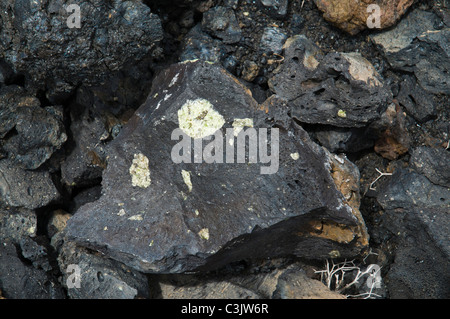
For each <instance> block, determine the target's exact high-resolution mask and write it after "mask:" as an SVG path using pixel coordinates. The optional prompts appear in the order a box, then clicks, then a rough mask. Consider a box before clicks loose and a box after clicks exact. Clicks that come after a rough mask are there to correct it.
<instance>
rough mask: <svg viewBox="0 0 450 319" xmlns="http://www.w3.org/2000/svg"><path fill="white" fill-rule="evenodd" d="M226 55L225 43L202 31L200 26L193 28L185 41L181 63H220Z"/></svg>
mask: <svg viewBox="0 0 450 319" xmlns="http://www.w3.org/2000/svg"><path fill="white" fill-rule="evenodd" d="M224 54H225V50H224V48H223V43H222V42H221V41H220V40H217V39H213V38H212V37H211V36H210V35H208V34H207V33H205V32H203V31H202V27H201V25H200V24H198V25H196V26H195V27H193V28H192V29H191V30H190V31H189V32H188V34H186V37H185V38H184V41H183V49H182V52H181V54H180V61H191V60H197V59H199V60H203V61H210V62H218V61H220V60H221V59H222V57H223V56H224Z"/></svg>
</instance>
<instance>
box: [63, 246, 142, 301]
mask: <svg viewBox="0 0 450 319" xmlns="http://www.w3.org/2000/svg"><path fill="white" fill-rule="evenodd" d="M58 263H59V267H60V269H61V271H62V273H63V277H62V279H63V281H62V282H63V284H64V286H65V287H66V288H70V289H67V293H68V295H69V297H70V298H72V299H92V298H94V299H134V298H136V297H140V298H148V291H149V289H148V282H147V278H146V277H145V276H144V275H143V274H141V273H138V272H136V271H134V270H132V269H129V268H127V267H125V266H124V265H122V264H120V263H117V262H115V261H112V260H109V259H106V258H102V257H101V256H97V255H94V254H89V253H88V252H87V251H86V250H85V249H83V248H80V247H76V246H75V245H74V244H73V243H64V245H63V246H62V248H61V253H60V255H59V257H58ZM75 267H77V268H76V269H77V271H79V272H78V275H79V277H78V279H79V285H78V287H77V286H75V287H73V286H71V287H68V284H69V285H71V284H75V282H74V281H75V280H74V275H73V274H74V272H73V271H74V270H73V269H74V268H75Z"/></svg>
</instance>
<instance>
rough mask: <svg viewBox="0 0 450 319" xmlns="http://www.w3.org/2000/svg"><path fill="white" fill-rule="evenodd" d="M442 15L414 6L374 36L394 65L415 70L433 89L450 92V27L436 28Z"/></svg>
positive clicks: (407, 69)
mask: <svg viewBox="0 0 450 319" xmlns="http://www.w3.org/2000/svg"><path fill="white" fill-rule="evenodd" d="M438 21H439V18H438V17H437V16H436V15H435V14H434V13H432V12H426V11H422V10H414V11H413V12H411V14H409V15H408V16H407V17H406V18H405V19H403V20H402V21H401V22H400V23H399V24H398V25H397V26H396V27H395V28H393V29H392V30H389V31H385V32H382V33H380V34H376V35H373V36H371V39H372V41H373V42H374V43H376V44H378V45H379V46H381V48H382V49H383V53H384V55H385V57H386V58H387V60H388V61H389V63H390V64H391V66H392V67H393V68H395V69H399V70H402V71H408V72H414V74H415V76H416V78H417V80H418V82H419V84H420V85H421V86H422V87H423V88H424V89H425V90H426V91H428V92H430V93H435V94H438V93H443V94H450V85H449V83H450V45H449V40H448V39H449V38H450V28H448V27H444V28H441V29H435V25H437V22H438Z"/></svg>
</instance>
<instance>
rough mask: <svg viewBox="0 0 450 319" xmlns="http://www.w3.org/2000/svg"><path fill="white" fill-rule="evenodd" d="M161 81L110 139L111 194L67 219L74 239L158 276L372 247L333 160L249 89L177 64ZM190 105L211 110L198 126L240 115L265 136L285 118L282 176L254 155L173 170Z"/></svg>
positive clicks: (106, 187) (215, 72) (205, 68)
mask: <svg viewBox="0 0 450 319" xmlns="http://www.w3.org/2000/svg"><path fill="white" fill-rule="evenodd" d="M153 83H154V85H153V88H152V91H151V93H150V95H149V97H148V99H147V101H146V103H144V104H143V105H142V106H141V107H140V108H139V109H138V110H137V111H136V113H135V115H134V116H133V117H132V118H131V119H130V121H129V122H128V123H127V125H126V126H125V127H124V128H123V129H122V131H121V133H120V135H119V136H118V137H117V138H116V139H115V140H114V141H112V142H111V143H110V144H108V149H107V156H108V157H107V158H108V165H107V169H106V170H105V171H104V173H103V178H102V188H103V191H102V197H100V199H99V200H97V201H95V202H93V203H88V204H86V205H84V206H82V207H81V208H80V209H79V210H78V212H77V213H76V214H75V215H74V216H73V217H72V218H71V219H70V220H69V221H68V225H67V233H68V238H69V239H70V240H73V241H75V242H77V243H78V244H79V245H82V246H86V247H89V248H92V249H95V250H98V251H101V252H103V253H104V254H105V255H106V256H108V257H110V258H113V259H116V260H118V261H121V262H123V263H125V264H127V265H129V266H131V267H133V268H135V269H138V270H140V271H144V272H154V273H179V272H185V271H193V270H197V269H203V270H209V269H216V268H218V267H221V266H223V265H224V264H227V263H229V262H232V261H238V260H242V259H246V258H262V257H274V256H279V255H290V254H294V255H298V256H303V257H306V258H312V259H317V258H318V259H321V258H327V257H330V256H339V255H340V256H343V257H344V256H352V255H354V254H357V253H358V252H359V251H360V249H361V248H362V246H364V245H361V244H360V243H359V240H360V239H362V238H361V237H364V235H361V233H360V229H361V228H360V227H363V228H364V227H365V226H364V225H362V224H361V220H359V219H358V218H357V217H356V215H354V212H353V210H352V209H351V208H350V206H348V205H347V203H346V201H345V198H344V197H343V195H342V194H341V193H340V192H339V191H338V190H337V189H336V186H335V184H334V181H333V179H332V177H331V175H330V170H331V168H330V166H329V165H330V164H329V163H328V159H327V158H328V157H327V154H326V153H325V151H324V150H323V149H322V148H320V147H319V146H318V145H316V144H314V143H312V142H311V140H310V139H309V137H308V135H307V133H306V132H305V131H304V130H303V129H302V128H301V127H299V126H298V125H296V124H295V123H294V122H292V121H291V120H290V119H289V118H288V117H287V116H286V115H284V116H283V115H282V114H279V115H277V116H279V117H278V118H272V120H270V119H268V118H267V116H268V115H267V114H266V113H265V112H264V111H261V110H260V107H259V105H258V104H257V103H256V102H255V101H254V100H253V98H252V97H251V95H250V94H249V90H248V89H246V88H245V87H244V86H243V85H242V84H240V83H239V81H238V80H237V79H236V78H234V77H233V76H231V75H230V74H228V73H227V72H226V71H225V70H224V69H222V68H221V67H219V66H218V65H213V64H211V63H205V62H185V63H180V64H176V65H173V66H171V67H170V68H168V69H167V70H165V71H163V72H161V73H160V74H159V75H158V77H157V78H155V80H154V82H153ZM218 88H220V89H218ZM189 101H190V102H189ZM192 103H193V104H192ZM187 105H191V106H189V107H192V110H193V111H194V110H196V108H198V109H202V108H201V106H205V107H206V106H208V105H209V106H208V107H209V108H207V110H206V111H203V112H202V114H200V115H199V116H198V117H196V119H197V120H200V121H201V123H203V124H205V125H206V124H209V125H210V126H211V125H212V126H213V127H214V128H215V129H219V131H218V132H223V131H225V128H232V124H233V123H235V124H236V122H238V121H236V119H249V120H252V121H253V123H252V125H253V127H254V128H258V129H259V130H261V128H267V129H272V128H274V127H273V126H272V125H271V124H270V123H274V125H276V127H278V128H279V129H280V131H279V138H280V141H279V146H280V147H279V166H278V171H277V172H276V173H275V174H261V169H263V168H264V167H266V168H267V167H268V166H269V165H271V164H269V163H260V162H259V163H254V164H250V165H249V164H248V163H247V162H248V158H247V161H246V162H245V163H234V164H233V163H229V162H228V163H222V164H219V163H211V164H206V163H205V162H202V163H186V162H184V163H183V162H182V163H180V164H176V163H174V161H173V160H172V157H171V152H172V148H173V147H174V146H175V145H177V144H178V143H179V142H176V141H175V140H171V135H172V132H173V131H174V130H175V129H177V128H179V127H180V126H181V127H183V128H184V130H187V131H188V132H189V129H188V128H189V127H192V125H194V127H195V124H193V122H189V121H187V122H185V120H184V119H183V116H182V115H183V113H182V112H181V113H178V111H179V110H180V109H182V110H186V108H187V107H188V106H187ZM211 107H212V109H211ZM178 114H180V117H178V116H177V115H178ZM205 116H208V117H207V120H205V119H204V117H205ZM209 116H211V117H212V118H214V117H215V118H216V121H214V120H212V119H210V118H209ZM218 117H222V118H223V121H220V120H218V119H217V118H218ZM180 119H181V120H180ZM272 121H274V122H272ZM217 123H219V125H218V126H216V124H217ZM247 123H248V122H247ZM275 123H277V124H275ZM283 123H286V126H283ZM187 124H191V126H189V125H187ZM185 125H186V126H185ZM247 125H248V124H247ZM196 132H198V131H196ZM199 132H201V131H199ZM216 132H217V131H216ZM186 134H192V132H191V133H186ZM208 134H212V132H209V133H208ZM194 136H195V135H194ZM177 138H178V139H179V137H175V139H177ZM219 141H220V140H219ZM220 142H221V143H222V141H220ZM226 142H228V141H226ZM247 143H248V142H247ZM227 144H228V145H229V143H227ZM227 144H225V145H227ZM236 144H237V143H234V145H233V148H236ZM222 145H223V144H222ZM247 147H248V146H247ZM269 147H270V146H269ZM224 150H225V148H224ZM260 152H261V151H260ZM274 152H275V150H274ZM175 153H176V152H175ZM219 154H220V153H219ZM260 154H261V153H260ZM147 160H148V162H146V161H147ZM139 163H140V166H139V167H136V166H137V164H139ZM272 164H274V163H272ZM344 225H345V226H344ZM364 240H367V238H363V241H364Z"/></svg>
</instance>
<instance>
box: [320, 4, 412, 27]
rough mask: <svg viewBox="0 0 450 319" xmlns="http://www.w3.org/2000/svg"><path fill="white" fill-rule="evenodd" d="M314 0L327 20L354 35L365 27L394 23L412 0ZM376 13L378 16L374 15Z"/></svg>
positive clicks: (385, 25) (384, 25)
mask: <svg viewBox="0 0 450 319" xmlns="http://www.w3.org/2000/svg"><path fill="white" fill-rule="evenodd" d="M314 2H315V3H316V5H317V7H318V8H319V9H320V10H321V11H323V12H324V15H323V17H324V18H325V19H326V20H327V21H329V22H331V23H332V24H334V25H336V26H337V27H339V28H340V29H342V30H344V31H346V32H348V33H350V34H352V35H354V34H357V33H359V32H360V31H362V30H365V29H367V28H370V29H374V28H376V29H384V28H388V27H390V26H392V25H394V24H395V22H397V21H398V20H399V19H400V18H401V16H402V15H403V14H404V13H405V12H406V10H407V9H408V8H409V7H410V6H411V5H412V4H413V2H414V0H377V1H373V0H361V1H354V0H314ZM373 5H376V6H377V7H374V6H373ZM378 13H379V16H377V17H376V16H375V15H377V14H378ZM378 22H379V25H377V23H378Z"/></svg>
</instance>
